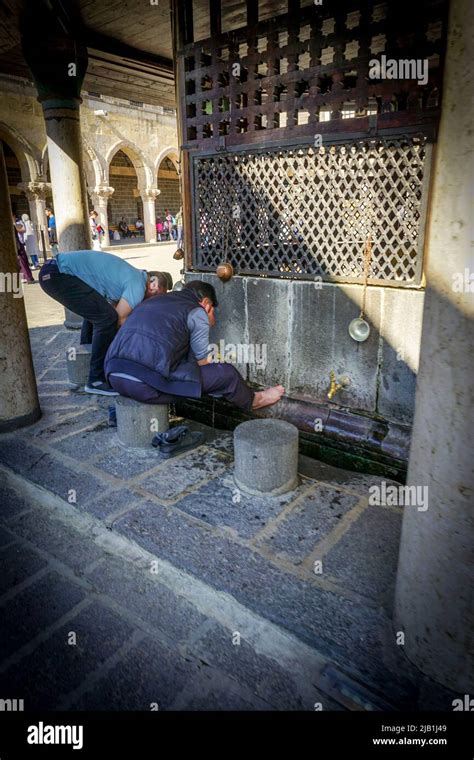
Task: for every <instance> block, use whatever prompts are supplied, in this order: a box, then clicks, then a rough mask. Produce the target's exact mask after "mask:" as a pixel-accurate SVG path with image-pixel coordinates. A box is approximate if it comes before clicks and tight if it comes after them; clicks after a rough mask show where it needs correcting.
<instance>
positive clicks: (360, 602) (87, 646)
mask: <svg viewBox="0 0 474 760" xmlns="http://www.w3.org/2000/svg"><path fill="white" fill-rule="evenodd" d="M32 287H33V286H32ZM30 334H31V342H32V347H33V352H34V358H35V368H36V374H37V380H38V389H39V393H40V398H41V407H42V410H43V416H42V418H41V420H40V421H39V422H38V423H37V424H36V425H34V426H32V427H30V428H26V429H23V430H20V431H17V432H16V433H13V434H8V435H3V436H0V463H1V464H0V467H1V480H2V486H1V493H0V498H1V504H2V508H1V513H0V514H1V516H0V522H1V525H0V565H1V567H2V571H1V572H0V582H1V588H0V594H1V596H0V610H1V612H0V614H1V619H2V624H1V626H0V652H1V660H2V662H1V665H0V696H1V697H2V698H24V699H25V709H34V708H39V707H41V708H47V709H86V708H90V709H131V710H150V709H157V708H158V709H162V710H167V709H193V710H212V709H221V710H222V709H235V710H262V709H263V710H276V709H285V710H293V709H300V710H314V709H324V710H344V709H360V708H361V706H362V707H363V708H366V709H370V708H388V707H392V708H395V709H404V708H407V709H446V710H448V709H449V710H450V709H451V701H452V699H453V695H451V694H450V693H448V692H447V691H446V690H444V689H442V688H441V687H439V686H436V685H435V684H433V683H432V682H431V681H429V679H427V678H425V677H424V676H422V675H421V674H420V673H419V672H418V671H417V670H416V669H415V668H413V667H412V666H411V664H410V663H409V662H408V660H407V659H406V657H405V655H404V652H403V646H400V645H399V644H397V636H396V631H395V630H394V628H393V625H392V622H391V612H392V599H393V590H394V582H395V572H396V564H397V553H398V540H399V534H400V526H401V517H402V512H401V509H399V508H398V507H375V506H370V505H369V491H368V489H369V486H370V485H371V484H374V483H379V482H380V478H376V477H373V476H364V475H359V474H355V473H351V472H348V471H345V470H339V469H336V468H332V467H329V466H327V465H324V464H322V463H319V462H316V461H313V460H309V459H307V458H302V459H301V463H300V482H299V485H298V487H297V488H296V490H295V491H293V492H292V493H290V494H287V495H285V496H283V497H279V498H273V499H271V498H256V497H248V496H245V495H244V494H240V495H239V500H238V501H236V498H235V486H234V484H233V480H232V463H233V458H232V434H231V433H226V432H222V431H216V430H211V429H210V428H204V427H203V426H199V425H197V424H196V423H194V426H195V427H196V428H197V427H199V428H200V429H203V430H205V433H206V439H205V442H204V443H203V444H202V445H201V446H200V447H199V448H198V449H196V450H194V451H192V452H188V453H184V454H182V455H181V456H180V457H178V458H176V459H173V460H171V461H168V462H163V461H161V460H160V458H159V455H158V454H157V453H156V452H155V451H154V450H151V449H150V452H147V453H146V454H136V453H131V452H128V451H125V450H123V449H122V448H121V447H120V446H119V444H118V443H117V441H116V433H115V430H113V429H111V428H109V427H108V424H107V406H108V404H109V400H108V399H105V400H104V399H100V398H97V397H96V398H94V397H90V396H87V395H85V394H82V393H77V392H72V391H70V390H68V388H67V385H66V362H65V350H66V348H67V347H70V346H71V345H76V344H77V343H78V335H77V333H74V332H71V331H66V330H65V329H64V328H62V326H61V325H58V324H57V325H49V326H41V327H33V328H32V329H31V331H30Z"/></svg>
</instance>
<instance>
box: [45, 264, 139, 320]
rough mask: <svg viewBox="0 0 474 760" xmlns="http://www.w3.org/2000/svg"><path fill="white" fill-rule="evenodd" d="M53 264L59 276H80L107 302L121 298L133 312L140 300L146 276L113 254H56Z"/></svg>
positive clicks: (115, 301)
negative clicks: (56, 266)
mask: <svg viewBox="0 0 474 760" xmlns="http://www.w3.org/2000/svg"><path fill="white" fill-rule="evenodd" d="M56 261H57V262H58V268H59V271H60V272H61V273H62V274H71V275H74V276H75V277H79V279H80V280H82V281H83V282H86V283H87V284H88V285H90V286H91V288H94V290H97V292H98V293H100V295H101V296H104V298H107V299H108V300H109V301H113V302H114V303H117V301H120V299H121V298H124V299H125V300H126V302H127V303H128V305H129V306H131V308H132V309H134V308H135V306H137V305H138V304H139V303H140V302H141V301H143V298H144V296H145V289H146V281H147V273H146V272H145V271H144V270H143V269H136V268H135V267H132V265H131V264H129V263H128V262H127V261H124V260H123V259H121V258H119V257H118V256H114V255H113V254H112V253H99V251H71V253H58V255H57V256H56Z"/></svg>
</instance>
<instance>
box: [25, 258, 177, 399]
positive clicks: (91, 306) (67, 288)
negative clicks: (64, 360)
mask: <svg viewBox="0 0 474 760" xmlns="http://www.w3.org/2000/svg"><path fill="white" fill-rule="evenodd" d="M39 281H40V285H41V288H42V290H44V292H45V293H47V295H49V296H51V298H54V300H55V301H58V302H59V303H61V304H62V305H63V306H66V308H68V309H70V310H71V311H73V312H74V313H75V314H79V316H81V317H82V318H83V319H84V323H83V326H82V327H83V329H82V331H81V344H84V343H90V342H92V352H91V363H90V370H89V377H88V380H87V383H86V385H85V388H84V390H85V392H86V393H95V394H99V395H102V396H115V395H117V394H116V393H115V392H114V391H113V390H112V388H110V386H109V385H108V383H106V382H105V375H104V358H105V354H106V352H107V349H108V347H109V345H110V343H111V342H112V340H113V338H114V335H115V333H116V332H117V329H118V328H119V327H121V326H122V325H123V324H124V322H125V321H126V320H127V318H128V317H129V315H130V314H131V313H132V309H134V308H135V306H137V305H138V304H139V303H141V301H143V299H144V298H148V297H149V296H154V295H157V294H158V293H160V292H165V293H166V290H167V286H168V282H167V278H166V276H165V275H164V274H163V273H162V272H145V271H144V270H142V269H136V268H135V267H133V266H132V265H131V264H129V263H128V262H127V261H124V260H123V259H121V258H120V257H119V256H113V255H112V254H111V253H103V252H101V251H99V252H98V251H74V252H70V253H59V254H58V255H57V256H56V258H54V259H49V260H48V261H47V262H46V263H45V264H43V266H42V267H41V271H40V274H39ZM91 325H92V329H91Z"/></svg>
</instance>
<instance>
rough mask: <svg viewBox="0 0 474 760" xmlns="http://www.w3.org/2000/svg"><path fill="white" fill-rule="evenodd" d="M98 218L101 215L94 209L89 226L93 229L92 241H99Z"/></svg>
mask: <svg viewBox="0 0 474 760" xmlns="http://www.w3.org/2000/svg"><path fill="white" fill-rule="evenodd" d="M98 216H99V215H98V213H97V211H94V209H92V211H91V212H90V213H89V226H90V228H91V236H92V240H97V239H98V237H99V235H98V233H97V217H98Z"/></svg>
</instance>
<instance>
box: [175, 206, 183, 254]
mask: <svg viewBox="0 0 474 760" xmlns="http://www.w3.org/2000/svg"><path fill="white" fill-rule="evenodd" d="M176 231H177V235H178V248H182V247H183V207H182V206H180V208H179V211H178V213H177V214H176Z"/></svg>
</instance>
